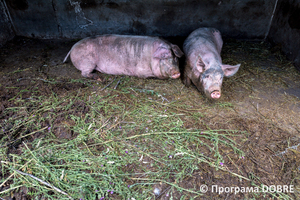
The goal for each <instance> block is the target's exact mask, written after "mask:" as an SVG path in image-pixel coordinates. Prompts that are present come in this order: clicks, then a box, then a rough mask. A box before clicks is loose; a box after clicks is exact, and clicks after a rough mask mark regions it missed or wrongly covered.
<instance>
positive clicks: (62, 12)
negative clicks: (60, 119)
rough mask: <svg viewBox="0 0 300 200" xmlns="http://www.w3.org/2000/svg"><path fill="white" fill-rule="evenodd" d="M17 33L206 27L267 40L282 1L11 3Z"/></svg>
mask: <svg viewBox="0 0 300 200" xmlns="http://www.w3.org/2000/svg"><path fill="white" fill-rule="evenodd" d="M5 1H6V2H7V7H8V10H9V12H10V14H11V18H12V21H13V22H14V25H15V32H16V33H17V35H21V36H27V37H37V38H83V37H86V36H90V35H97V34H106V33H117V34H140V35H158V36H166V37H167V36H187V35H188V34H189V33H190V32H192V31H193V30H194V29H196V28H198V27H201V26H212V27H216V28H218V29H220V31H221V32H222V33H223V35H224V36H225V37H232V38H242V39H263V38H264V37H265V36H266V34H267V32H268V30H269V23H270V18H271V15H272V12H273V8H274V5H275V1H276V0H242V1H241V0H134V1H133V0H5Z"/></svg>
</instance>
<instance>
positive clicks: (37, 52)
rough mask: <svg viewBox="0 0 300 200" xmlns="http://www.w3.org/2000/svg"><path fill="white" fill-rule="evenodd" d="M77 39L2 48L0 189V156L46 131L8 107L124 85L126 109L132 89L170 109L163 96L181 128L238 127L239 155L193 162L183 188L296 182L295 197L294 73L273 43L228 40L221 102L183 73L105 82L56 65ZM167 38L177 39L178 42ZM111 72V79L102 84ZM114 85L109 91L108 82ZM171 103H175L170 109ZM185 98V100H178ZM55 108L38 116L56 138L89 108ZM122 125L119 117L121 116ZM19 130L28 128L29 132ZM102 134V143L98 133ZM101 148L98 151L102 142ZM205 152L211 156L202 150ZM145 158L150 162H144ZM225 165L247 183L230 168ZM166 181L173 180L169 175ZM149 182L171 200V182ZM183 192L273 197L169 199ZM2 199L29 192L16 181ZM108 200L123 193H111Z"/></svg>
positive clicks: (297, 95) (298, 91)
mask: <svg viewBox="0 0 300 200" xmlns="http://www.w3.org/2000/svg"><path fill="white" fill-rule="evenodd" d="M172 40H174V39H172ZM75 42H76V41H74V40H73V41H71V40H68V41H61V40H34V39H27V38H15V39H14V40H12V41H10V42H8V43H7V44H6V45H5V46H4V47H2V48H1V49H0V91H1V92H0V101H1V102H0V127H1V131H0V138H1V144H0V145H1V148H3V149H5V152H4V153H3V152H2V154H1V156H2V158H1V160H2V161H3V163H1V166H2V172H1V173H0V177H1V183H4V182H5V184H1V188H0V191H2V192H3V191H6V190H8V189H9V188H10V185H11V184H12V183H13V181H12V180H9V179H8V178H9V176H10V175H11V172H10V171H9V170H6V169H5V166H4V162H6V161H7V162H9V161H11V159H12V157H11V155H10V154H16V155H21V154H22V153H23V151H22V150H20V149H21V148H23V147H24V142H25V143H26V144H28V145H29V146H30V143H31V142H34V141H36V140H38V139H39V138H44V137H48V134H49V131H47V130H46V129H43V130H39V131H37V130H34V129H32V128H30V127H29V126H28V127H26V125H25V126H21V127H19V129H18V127H16V126H15V125H12V123H11V121H12V120H15V121H17V120H18V119H19V118H20V117H21V116H26V115H28V113H29V111H28V109H30V108H24V110H23V111H22V110H20V109H18V111H15V110H14V108H15V107H18V108H20V107H21V106H22V102H23V101H26V102H30V101H37V99H38V97H45V96H46V97H47V96H51V95H55V96H56V98H58V99H63V98H65V96H68V95H70V94H74V96H76V95H77V96H79V97H82V96H84V97H86V98H90V97H89V95H91V94H97V95H98V96H108V95H114V94H120V93H118V90H119V91H121V89H122V88H129V89H128V91H127V90H126V91H127V93H126V94H125V93H124V94H123V93H122V95H121V94H120V96H117V97H116V98H117V99H116V100H114V101H116V102H117V101H121V102H122V101H124V102H126V103H124V105H126V106H127V107H128V108H131V107H134V106H135V104H136V101H133V100H132V98H131V96H130V95H137V96H138V95H139V98H145V99H147V100H149V101H153V102H155V103H153V105H156V104H160V105H164V106H168V103H170V106H168V108H170V109H173V111H172V112H173V113H176V114H177V115H179V118H180V119H181V120H182V122H183V124H182V127H183V128H185V130H189V131H193V130H199V129H201V130H204V131H205V130H220V131H222V130H232V131H234V130H236V132H237V133H238V136H237V138H236V139H235V141H236V143H237V146H238V148H239V149H241V150H242V151H243V152H244V156H242V158H241V157H238V156H236V155H234V154H232V153H233V152H232V150H230V151H229V150H228V149H226V148H224V149H220V150H219V151H220V152H222V154H223V158H224V163H226V164H225V166H223V164H222V166H223V167H225V168H226V170H227V171H224V170H220V169H219V170H216V167H214V166H212V165H209V164H204V165H199V166H198V169H196V170H194V171H193V172H192V173H191V174H189V176H185V178H184V179H182V180H181V181H180V182H179V183H177V184H178V185H179V186H180V187H181V188H186V189H189V188H200V186H201V185H202V184H206V185H208V186H212V185H218V186H223V187H232V186H239V187H242V186H244V187H246V186H251V184H252V183H255V184H256V185H260V184H264V185H293V187H294V193H286V194H287V195H288V196H289V197H290V198H291V199H297V198H298V196H299V187H300V184H299V181H300V180H299V178H300V176H299V173H300V153H299V150H300V137H299V136H300V114H299V113H300V73H299V72H298V71H297V70H296V69H295V68H294V67H293V65H292V64H291V63H290V62H289V61H287V60H286V59H285V56H283V55H282V54H281V53H280V51H279V49H278V48H277V47H271V46H270V45H269V44H267V43H255V42H243V41H235V40H228V41H226V40H225V42H224V47H223V51H222V58H223V62H224V63H226V64H238V63H241V68H240V70H239V72H238V73H237V74H236V75H235V76H233V77H231V78H228V79H226V78H225V80H224V82H223V88H222V89H223V96H222V98H221V99H220V100H218V101H211V100H208V99H207V98H205V97H204V96H203V95H202V94H201V93H200V92H199V91H197V89H196V88H195V87H193V86H191V87H189V88H187V87H185V86H184V85H183V84H182V82H181V80H180V79H177V80H158V79H138V78H135V77H125V78H124V77H121V76H113V75H101V76H103V77H104V78H105V82H103V83H101V82H97V81H94V80H87V79H84V78H82V77H81V74H80V71H78V70H77V69H76V68H75V67H73V65H72V64H71V62H70V61H69V62H67V63H62V60H63V59H64V57H65V55H66V54H67V53H68V51H69V50H70V48H71V47H72V45H73V44H74V43H75ZM173 42H174V41H173ZM174 43H178V44H179V45H180V44H182V42H176V40H175V42H174ZM182 63H183V62H182ZM181 67H182V66H181ZM115 78H116V79H115ZM114 79H115V81H114V82H113V83H112V84H111V85H110V86H108V87H107V88H105V87H106V86H107V85H108V84H109V83H110V82H112V81H113V80H114ZM118 80H120V82H119V84H117V81H118ZM114 87H116V89H113V88H114ZM103 88H105V89H103ZM130 88H133V89H130ZM131 90H132V91H131ZM149 91H150V92H149ZM127 94H128V95H127ZM153 94H158V95H153ZM33 96H34V97H33ZM21 100H23V101H21ZM176 102H178V103H179V104H180V105H178V106H177V104H176ZM141 103H143V102H141ZM171 105H173V107H172V106H171ZM182 105H185V106H186V107H180V106H182ZM26 109H27V110H26ZM162 109H164V108H162ZM47 112H48V115H51V112H52V110H51V109H49V110H48V111H47ZM53 112H54V111H53ZM55 112H56V114H59V112H63V113H64V114H63V115H61V117H57V118H55V119H52V121H51V124H50V122H49V120H48V121H47V120H44V121H42V122H41V127H47V128H49V126H50V125H51V128H52V133H53V135H54V136H53V137H56V138H57V140H61V139H62V140H72V139H74V138H76V137H77V136H78V134H79V132H78V131H76V130H74V129H72V128H70V127H72V126H74V125H75V121H74V120H71V119H69V118H67V117H66V116H68V115H74V116H83V115H85V114H87V113H90V112H92V110H91V109H90V107H89V106H87V105H86V104H85V103H84V101H80V100H76V101H75V103H74V105H73V107H70V108H69V109H68V110H66V109H62V110H59V111H55ZM99 112H100V111H99ZM114 112H115V115H114V116H119V117H120V116H122V113H118V110H116V111H114ZM100 113H101V114H102V115H103V116H104V117H105V116H108V114H107V113H106V112H105V110H101V112H100ZM123 114H124V113H123ZM58 116H60V115H58ZM28 117H29V116H28ZM45 118H46V116H45ZM120 118H121V117H120ZM150 118H151V117H149V119H150ZM8 122H10V123H8ZM117 122H118V121H117V120H115V123H116V126H119V125H118V124H117ZM121 122H122V123H125V122H124V120H123V121H121ZM147 122H149V120H145V123H147ZM109 123H110V124H109V125H110V127H109V128H113V127H114V121H113V120H111V121H110V122H109ZM149 123H150V122H149ZM149 126H150V125H149ZM153 127H154V125H153ZM112 130H113V129H112ZM136 130H139V129H134V130H132V131H129V132H128V136H132V135H134V134H135V131H136ZM34 131H36V132H34ZM26 134H30V135H29V136H26ZM23 136H24V137H23ZM102 137H103V138H102V139H103V140H104V141H105V140H106V138H105V135H103V136H102ZM88 144H89V145H92V144H93V141H89V142H88ZM157 148H160V147H157ZM192 148H196V147H191V149H192ZM197 148H198V145H197ZM199 148H200V147H199ZM195 150H196V149H195ZM197 150H199V149H197ZM99 151H103V149H101V148H100V149H99ZM203 152H204V153H207V154H210V153H211V152H208V151H205V150H203ZM212 156H213V155H212ZM148 161H149V162H153V161H151V159H149V160H148ZM148 169H150V167H149V168H148ZM125 171H134V172H139V171H140V170H139V166H136V165H129V166H127V168H126V169H125ZM231 172H232V173H233V172H234V173H236V174H239V175H241V176H243V177H245V178H247V180H246V179H243V178H239V176H235V175H232V173H231ZM5 180H7V181H5ZM134 180H135V179H132V180H127V182H128V184H134V183H136V182H135V181H134ZM169 182H172V178H170V180H169ZM155 187H157V188H160V191H161V193H159V194H158V195H156V196H155V197H154V196H152V197H149V199H151V198H152V199H155V198H156V199H170V196H168V195H166V194H167V192H168V190H169V189H170V187H171V186H170V185H169V184H166V183H163V182H157V184H156V185H153V188H154V189H155ZM187 193H188V192H187ZM183 195H186V197H184V198H188V197H189V198H196V199H218V198H222V199H241V198H246V199H247V198H257V199H261V198H262V197H264V198H276V195H277V194H275V196H272V195H271V194H265V195H266V196H264V194H262V193H260V194H252V193H239V194H234V193H226V192H223V193H221V194H219V193H216V192H215V193H214V192H212V191H208V192H207V193H206V194H205V195H204V196H193V194H189V193H188V194H186V193H185V191H181V192H180V191H174V192H173V199H180V198H181V197H183ZM0 196H1V195H0ZM39 197H40V196H39ZM2 198H4V199H31V198H32V195H30V194H28V190H26V188H24V187H23V188H21V189H20V188H19V189H16V190H11V191H10V192H9V194H7V193H5V194H3V196H2ZM40 198H41V199H42V197H40ZM106 198H107V199H118V198H119V199H122V198H121V197H119V196H118V195H116V196H113V195H111V196H107V197H106Z"/></svg>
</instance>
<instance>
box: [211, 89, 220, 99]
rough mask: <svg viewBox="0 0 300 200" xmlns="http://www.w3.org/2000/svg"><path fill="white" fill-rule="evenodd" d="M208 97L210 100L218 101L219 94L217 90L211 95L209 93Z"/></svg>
mask: <svg viewBox="0 0 300 200" xmlns="http://www.w3.org/2000/svg"><path fill="white" fill-rule="evenodd" d="M210 97H211V98H212V99H219V98H220V97H221V92H220V91H219V90H214V91H213V92H212V93H210Z"/></svg>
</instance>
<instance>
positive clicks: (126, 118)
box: [1, 87, 247, 199]
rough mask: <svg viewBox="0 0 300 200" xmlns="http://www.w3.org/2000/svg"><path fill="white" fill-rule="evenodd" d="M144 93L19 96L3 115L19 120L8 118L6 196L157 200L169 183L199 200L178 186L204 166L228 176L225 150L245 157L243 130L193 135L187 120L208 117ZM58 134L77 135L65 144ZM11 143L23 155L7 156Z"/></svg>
mask: <svg viewBox="0 0 300 200" xmlns="http://www.w3.org/2000/svg"><path fill="white" fill-rule="evenodd" d="M145 91H146V90H145ZM145 91H142V90H136V89H133V88H132V87H123V88H120V89H119V90H112V89H107V90H106V92H105V93H99V94H98V93H92V94H90V93H89V92H88V90H86V91H77V92H76V93H70V94H68V95H64V96H60V97H59V96H57V95H55V94H51V95H50V96H48V97H43V96H32V97H31V98H30V100H28V99H25V100H24V99H19V98H15V99H14V101H15V104H16V106H15V107H10V108H7V109H6V110H5V112H4V114H5V115H10V114H11V113H14V115H11V117H9V118H8V119H6V120H5V121H4V124H3V127H4V128H3V131H4V134H3V135H4V137H2V139H1V145H2V150H1V157H2V161H1V162H2V173H3V174H11V176H10V177H6V179H4V180H2V181H1V182H7V181H8V180H10V179H11V178H13V179H12V180H13V181H12V183H11V184H10V187H9V188H8V189H6V190H4V191H3V192H1V194H2V195H3V194H8V193H9V192H10V191H12V190H18V189H21V187H23V186H25V187H26V188H29V191H28V193H27V195H31V196H32V197H40V198H42V197H43V198H48V199H70V198H71V199H101V198H104V197H105V198H111V199H116V198H120V199H128V198H129V199H130V198H135V199H151V198H153V197H154V196H155V195H154V194H153V186H154V185H155V184H159V183H160V184H161V183H163V184H166V185H169V186H170V187H169V189H168V191H167V192H166V193H167V194H168V195H170V196H171V197H172V196H173V195H175V193H176V192H184V193H183V194H184V195H185V196H189V197H191V198H196V197H197V196H201V195H202V194H201V193H200V191H199V188H197V187H196V186H195V187H194V188H185V187H184V186H182V185H180V182H182V181H183V180H185V179H187V178H188V177H190V176H192V174H193V173H194V172H195V171H197V170H199V169H200V166H202V167H203V165H207V167H212V168H214V169H216V170H220V169H221V170H223V171H226V172H229V171H228V170H227V169H226V168H225V167H224V165H226V163H225V161H224V151H226V152H233V153H234V154H236V155H237V156H238V157H242V156H244V153H243V152H242V151H241V150H240V149H239V147H238V145H237V144H236V142H235V141H234V138H235V137H237V136H238V135H239V134H241V132H239V131H234V130H210V129H205V130H204V129H202V128H201V127H200V125H199V127H198V128H197V127H195V128H194V129H193V130H189V129H187V128H186V127H185V119H194V120H195V119H198V118H199V117H203V116H204V114H203V113H199V112H194V113H190V114H188V113H186V112H184V110H185V109H186V108H187V105H184V104H182V103H180V102H179V101H178V102H176V101H173V102H164V103H162V98H161V97H162V95H161V93H159V92H154V91H153V92H147V91H146V92H145ZM149 97H150V98H149ZM226 107H227V106H226ZM204 127H205V126H204ZM60 132H67V133H69V134H71V135H72V136H71V137H70V138H68V139H64V138H62V139H59V138H58V133H60ZM35 134H37V135H36V137H33V135H35ZM38 135H42V136H43V137H39V136H38ZM12 136H13V137H12ZM11 145H15V146H18V147H19V151H18V152H10V153H9V154H7V152H9V147H10V146H11ZM229 173H231V174H232V175H235V176H238V177H239V178H244V177H242V176H240V175H238V174H236V173H233V172H229ZM244 179H247V178H244Z"/></svg>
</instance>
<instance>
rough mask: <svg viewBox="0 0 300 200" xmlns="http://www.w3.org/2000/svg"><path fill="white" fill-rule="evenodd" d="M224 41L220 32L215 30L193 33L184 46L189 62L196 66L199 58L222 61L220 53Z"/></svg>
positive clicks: (200, 29) (199, 30)
mask: <svg viewBox="0 0 300 200" xmlns="http://www.w3.org/2000/svg"><path fill="white" fill-rule="evenodd" d="M222 45H223V41H222V38H221V34H220V32H219V31H218V30H217V29H215V28H199V29H196V30H195V31H193V32H192V33H191V34H190V35H189V36H188V37H187V39H186V40H185V41H184V44H183V51H184V53H185V54H186V57H187V62H188V64H190V65H192V66H193V65H195V64H196V62H197V60H198V58H199V56H201V57H202V59H203V60H205V59H206V57H209V59H210V58H211V57H214V59H216V60H218V61H221V57H220V53H221V49H222Z"/></svg>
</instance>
